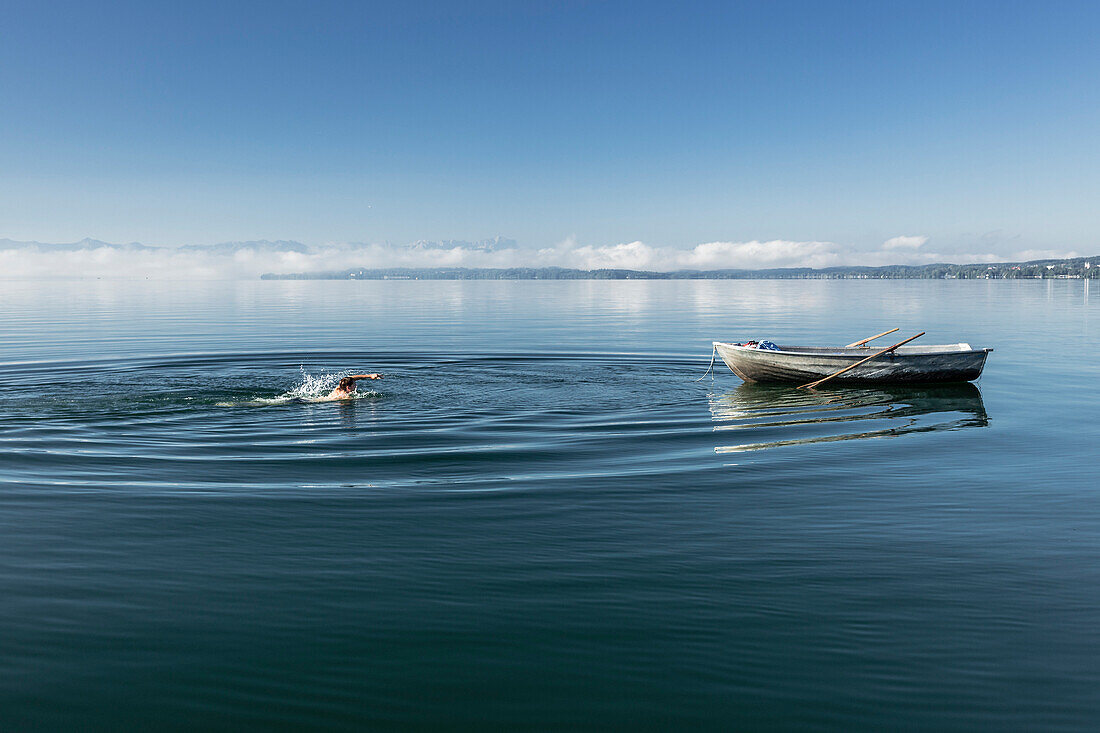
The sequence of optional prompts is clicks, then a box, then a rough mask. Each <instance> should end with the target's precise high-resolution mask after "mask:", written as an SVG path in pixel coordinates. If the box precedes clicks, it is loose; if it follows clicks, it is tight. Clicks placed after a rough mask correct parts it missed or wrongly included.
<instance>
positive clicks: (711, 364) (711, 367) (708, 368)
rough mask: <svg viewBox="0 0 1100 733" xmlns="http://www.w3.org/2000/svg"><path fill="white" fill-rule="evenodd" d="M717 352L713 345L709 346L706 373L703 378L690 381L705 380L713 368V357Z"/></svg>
mask: <svg viewBox="0 0 1100 733" xmlns="http://www.w3.org/2000/svg"><path fill="white" fill-rule="evenodd" d="M717 352H718V347H717V346H715V345H714V344H711V345H710V366H708V367H707V371H706V372H705V373H704V374H703V376H701V377H699V378H698V379H695V380H692V381H695V382H702V381H703V380H704V379H706V378H707V374H710V370H711V369H713V368H714V355H715V354H716V353H717Z"/></svg>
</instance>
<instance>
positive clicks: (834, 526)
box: [0, 281, 1100, 730]
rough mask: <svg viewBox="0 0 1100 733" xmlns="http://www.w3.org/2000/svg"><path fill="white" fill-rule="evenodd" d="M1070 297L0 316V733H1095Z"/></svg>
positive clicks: (1087, 444)
mask: <svg viewBox="0 0 1100 733" xmlns="http://www.w3.org/2000/svg"><path fill="white" fill-rule="evenodd" d="M1088 285H1089V283H1087V282H1081V281H1076V282H1074V281H1069V282H1065V281H1063V282H1053V281H1046V282H1043V281H1036V282H1005V281H1001V282H996V281H988V282H952V281H885V282H870V281H834V282H830V281H730V282H717V281H696V282H690V281H689V282H668V281H665V282H636V281H619V282H596V281H581V282H277V281H275V282H215V283H210V282H207V283H152V282H144V281H142V282H108V281H91V282H88V281H78V282H57V281H55V282H15V281H6V282H4V281H0V313H2V314H3V318H2V319H0V729H3V730H25V729H46V728H58V729H82V730H118V729H127V728H131V729H132V728H148V729H172V728H188V729H196V728H197V729H227V730H228V729H232V730H270V729H301V728H305V727H308V728H318V729H334V730H361V729H364V728H382V729H401V730H408V729H427V728H440V727H444V728H459V729H462V728H466V729H476V730H484V729H491V728H496V729H563V728H570V729H607V728H612V727H615V728H627V729H633V728H642V729H665V728H684V727H687V726H690V727H702V728H708V729H746V730H759V729H816V730H851V729H855V728H860V729H876V730H882V729H896V728H908V729H925V730H946V729H954V730H974V729H979V728H980V729H987V730H1010V729H1015V730H1025V729H1026V730H1036V729H1042V730H1093V729H1095V726H1096V721H1097V720H1100V662H1098V660H1100V491H1098V489H1100V485H1098V484H1100V482H1098V481H1097V477H1096V476H1097V472H1096V461H1097V456H1098V450H1097V449H1098V439H1100V427H1098V423H1097V419H1096V416H1097V414H1098V408H1100V396H1098V395H1100V391H1098V388H1100V338H1098V335H1100V334H1098V325H1100V293H1095V294H1092V295H1091V297H1090V294H1089V291H1088ZM895 326H897V327H899V328H900V329H901V331H900V332H899V334H898V338H897V339H895V340H900V338H901V337H902V336H907V335H911V334H912V333H917V332H918V331H927V332H928V335H927V336H925V337H922V339H921V341H923V342H925V343H951V342H955V341H967V342H970V343H971V344H972V345H974V346H975V347H981V346H992V347H994V348H995V349H996V351H994V352H993V354H991V356H990V359H989V362H988V364H987V368H986V373H985V375H984V376H983V377H982V379H981V380H980V381H979V382H978V383H977V386H965V385H964V386H949V387H941V388H909V389H875V388H866V387H860V388H841V389H833V390H822V391H820V392H815V393H804V392H799V391H797V390H791V389H788V388H776V387H761V386H750V385H742V384H741V382H740V380H738V379H737V378H736V377H734V376H733V375H732V374H730V373H729V371H728V370H726V369H725V368H724V367H722V366H721V364H720V363H719V364H718V366H717V367H716V369H715V371H714V373H713V375H712V376H707V377H705V378H704V379H702V380H701V381H695V380H697V379H698V378H699V377H701V376H703V374H704V372H705V370H706V368H707V364H708V361H709V357H710V342H711V341H712V340H716V339H717V340H736V339H745V338H769V339H771V340H773V341H776V342H779V343H795V344H797V343H807V344H815V343H822V344H837V343H846V342H849V341H854V340H856V339H858V338H861V337H865V336H869V335H871V334H874V333H877V332H879V331H883V330H885V329H887V328H892V327H895ZM890 338H892V337H886V339H884V341H888V340H889V339H890ZM891 343H892V342H891ZM358 371H381V372H384V373H385V375H386V377H385V379H384V380H383V381H382V382H375V383H369V387H371V388H373V390H375V391H374V392H371V393H367V394H363V395H361V396H360V398H359V399H356V400H354V401H349V402H337V403H333V402H328V403H317V402H312V401H310V398H311V397H314V396H316V395H319V394H321V393H323V392H324V391H326V390H327V389H329V388H331V386H332V385H333V384H334V383H335V381H336V380H337V379H338V377H339V376H340V375H341V374H344V373H352V372H358Z"/></svg>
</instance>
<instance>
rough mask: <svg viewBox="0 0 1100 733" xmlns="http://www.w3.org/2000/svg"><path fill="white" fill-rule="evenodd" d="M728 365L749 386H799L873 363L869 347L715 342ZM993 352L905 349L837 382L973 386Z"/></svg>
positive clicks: (959, 346)
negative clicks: (774, 346)
mask: <svg viewBox="0 0 1100 733" xmlns="http://www.w3.org/2000/svg"><path fill="white" fill-rule="evenodd" d="M714 349H715V351H717V352H718V355H719V356H720V357H722V361H724V362H725V363H726V366H728V367H729V368H730V370H731V371H732V372H733V373H734V374H736V375H737V376H739V377H741V379H744V380H745V381H746V382H796V383H798V384H804V383H807V382H813V381H814V380H818V379H823V378H825V377H828V376H830V375H833V374H836V373H837V372H839V371H841V370H842V369H845V368H846V367H849V366H851V365H853V364H856V363H858V362H859V361H860V360H863V359H867V357H868V356H870V355H871V354H873V353H874V350H872V349H868V348H866V347H847V346H835V347H820V346H778V349H779V350H778V351H773V350H769V349H758V348H756V347H755V346H742V345H741V344H731V343H724V342H722V341H715V342H714ZM990 351H993V349H974V348H971V346H970V344H965V343H959V344H943V345H937V346H900V347H898V348H896V349H894V350H893V351H891V352H889V353H886V354H883V355H881V356H877V357H875V358H874V359H871V360H870V361H867V362H866V363H865V364H860V365H859V366H857V367H855V368H854V369H851V370H850V371H847V372H845V373H844V374H840V375H838V376H836V377H835V378H834V379H832V380H830V382H837V383H848V384H851V383H889V384H903V383H914V382H970V381H973V380H975V379H977V378H978V377H980V376H981V374H982V368H983V367H984V366H985V359H986V356H987V355H988V354H989V352H990Z"/></svg>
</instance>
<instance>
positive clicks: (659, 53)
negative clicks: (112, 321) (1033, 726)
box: [0, 2, 1100, 254]
mask: <svg viewBox="0 0 1100 733" xmlns="http://www.w3.org/2000/svg"><path fill="white" fill-rule="evenodd" d="M1098 8H1100V6H1098V5H1097V4H1095V3H1038V2H1033V3H1015V2H995V3H977V2H976V3H921V2H907V3H888V2H866V3H864V2H844V3H825V2H791V3H785V2H774V3H773V2H759V3H660V4H657V3H645V2H629V3H617V2H588V3H581V2H578V3H570V2H554V3H551V2H526V3H510V2H499V3H468V4H459V3H454V4H452V3H438V4H436V3H386V4H371V3H340V4H337V3H323V2H310V3H279V2H263V3H247V2H235V3H224V2H219V3H212V2H211V3H207V2H187V3H181V2H173V3H157V2H134V3H128V2H112V3H108V4H102V5H101V4H98V3H64V2H58V3H40V4H39V3H18V4H14V3H4V4H3V8H2V9H3V19H4V20H3V24H2V25H0V99H2V100H3V104H2V105H0V237H11V238H13V239H35V240H40V241H73V240H76V239H79V238H81V237H84V236H92V237H97V238H100V239H105V240H109V241H117V242H126V241H142V242H146V243H149V244H159V245H180V244H205V243H213V242H219V241H226V240H248V239H265V238H266V239H296V240H300V241H303V242H306V243H309V244H322V243H326V242H349V241H352V242H382V241H390V242H408V241H412V240H417V239H470V240H476V239H482V238H486V237H493V236H498V235H499V236H504V237H509V238H513V239H515V240H517V241H518V242H519V244H520V246H521V247H533V248H537V247H550V246H554V245H556V244H557V243H560V242H562V241H563V240H567V239H569V241H572V242H575V243H577V244H579V245H581V246H595V247H605V246H614V245H618V244H621V243H630V242H635V241H641V242H644V243H645V244H646V245H648V246H654V247H671V248H690V247H694V246H696V245H698V244H700V243H705V242H747V241H753V240H759V241H771V240H785V241H794V242H811V241H818V242H821V241H825V242H834V243H840V244H841V245H843V246H844V247H848V248H852V249H854V250H871V249H876V248H879V247H881V245H882V243H883V242H884V241H886V240H889V239H891V238H894V237H898V236H909V237H927V238H928V241H927V244H924V245H923V246H924V247H925V248H935V249H936V251H937V252H947V253H950V252H959V253H964V252H995V253H1005V254H1008V253H1012V252H1018V251H1023V250H1051V251H1071V250H1072V251H1076V252H1079V253H1081V254H1094V253H1097V252H1100V237H1098V236H1097V213H1096V212H1097V210H1098V209H1100V206H1097V201H1100V177H1098V174H1097V171H1098V170H1100V142H1098V141H1100V136H1098V133H1100V83H1098V80H1100V52H1098V51H1097V46H1096V38H1097V37H1098V36H1100V9H1098ZM570 238H571V239H570Z"/></svg>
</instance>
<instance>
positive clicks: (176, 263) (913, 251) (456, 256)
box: [0, 236, 1080, 279]
mask: <svg viewBox="0 0 1100 733" xmlns="http://www.w3.org/2000/svg"><path fill="white" fill-rule="evenodd" d="M928 241H929V238H928V237H926V236H897V237H893V238H891V239H888V240H886V241H885V242H883V244H882V245H881V247H880V248H879V249H876V250H855V249H852V248H849V247H845V246H843V245H839V244H836V243H835V242H816V241H808V242H799V241H788V240H782V239H777V240H771V241H767V242H758V241H750V242H705V243H703V244H698V245H696V246H694V247H691V248H686V249H685V248H677V247H662V246H655V245H649V244H646V243H644V242H628V243H623V244H613V245H600V246H597V245H582V244H579V243H577V242H576V241H575V240H574V239H573V238H569V239H566V240H565V241H563V242H561V243H560V244H558V245H556V246H554V247H548V248H544V249H532V248H526V247H520V246H518V245H517V244H516V243H515V242H514V241H512V240H507V239H500V238H497V239H492V240H484V241H481V242H458V241H445V242H425V241H421V242H414V243H412V244H407V245H393V244H389V243H385V244H327V245H320V246H313V247H311V246H307V245H304V244H301V243H299V242H285V241H282V242H269V241H260V242H229V243H224V244H217V245H210V246H198V245H194V246H187V247H177V248H173V247H147V246H145V245H141V244H136V243H135V244H124V245H120V244H109V243H106V242H100V241H97V240H91V239H85V240H82V241H80V242H75V243H73V244H42V243H39V242H15V241H12V240H7V239H0V278H30V277H108V278H153V279H242V278H256V277H259V276H260V275H262V274H264V273H275V274H290V273H299V272H325V271H338V270H345V269H349V268H367V269H373V268H386V267H418V268H421V267H422V268H426V267H470V268H500V267H569V268H576V269H581V270H595V269H603V268H608V269H628V270H655V271H673V270H723V269H770V268H780V267H813V268H821V267H834V266H858V265H863V266H872V267H874V266H880V265H925V264H932V263H936V262H951V263H955V264H968V263H974V262H1005V261H1025V260H1034V259H1043V258H1063V257H1078V256H1080V255H1079V254H1078V253H1076V252H1059V251H1053V250H1024V251H1020V252H1013V253H1008V254H1005V253H993V252H984V253H954V254H944V253H938V252H934V251H926V250H925V249H924V247H925V245H926V244H927V243H928Z"/></svg>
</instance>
